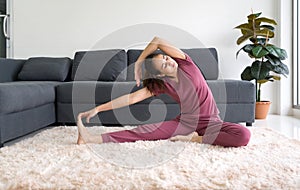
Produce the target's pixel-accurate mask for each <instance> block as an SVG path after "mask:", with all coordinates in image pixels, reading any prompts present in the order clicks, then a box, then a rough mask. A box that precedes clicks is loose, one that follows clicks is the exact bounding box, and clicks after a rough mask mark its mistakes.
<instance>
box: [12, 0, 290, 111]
mask: <svg viewBox="0 0 300 190" xmlns="http://www.w3.org/2000/svg"><path fill="white" fill-rule="evenodd" d="M11 2H12V9H13V13H11V14H12V15H11V17H12V18H11V19H12V22H13V23H12V29H13V39H12V40H13V41H12V43H13V44H12V45H13V57H15V58H27V57H31V56H69V57H73V56H74V52H76V51H78V50H87V49H97V48H131V47H138V46H143V45H144V44H145V42H148V41H149V40H150V39H151V38H152V37H153V36H154V35H158V36H162V37H164V38H166V39H167V40H169V41H171V42H173V43H174V44H175V45H177V46H179V47H195V46H205V47H216V48H217V49H218V52H219V60H220V71H221V75H220V77H222V78H226V79H229V78H230V79H240V73H241V72H242V70H243V69H244V68H245V67H246V66H247V65H249V64H250V63H251V62H252V60H251V59H249V58H248V57H247V56H246V55H244V54H240V56H239V58H238V59H236V58H235V54H236V51H237V50H238V49H239V48H241V46H240V47H239V46H237V45H236V39H237V38H238V37H239V36H240V33H239V31H238V30H235V29H233V28H234V27H235V26H237V25H239V24H241V23H244V22H246V16H247V15H248V14H250V13H251V9H253V11H254V12H263V16H266V17H271V18H274V19H276V20H280V19H281V16H280V10H281V9H280V7H279V6H280V0H263V1H262V0H226V1H224V0H184V1H182V0H152V1H141V0H126V1H124V0H110V1H107V0H85V1H82V0H26V1H24V0H12V1H11ZM150 23H152V24H150ZM277 30H279V31H280V28H278V27H277ZM279 34H280V32H279ZM122 35H124V36H125V37H121V36H122ZM194 39H196V40H194ZM196 41H197V42H196ZM273 43H275V44H278V43H281V41H280V40H279V39H278V38H276V39H275V40H274V41H273ZM283 48H284V47H283ZM278 89H279V87H278V85H277V84H274V83H269V84H266V85H264V86H263V92H262V93H263V94H262V97H263V99H269V100H271V101H272V102H273V104H272V106H271V113H277V112H278V109H279V106H280V105H278V104H277V103H276V101H277V102H278V100H279V99H280V98H279V96H278V93H276V92H278ZM280 107H282V106H280Z"/></svg>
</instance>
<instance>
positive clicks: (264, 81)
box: [257, 79, 269, 84]
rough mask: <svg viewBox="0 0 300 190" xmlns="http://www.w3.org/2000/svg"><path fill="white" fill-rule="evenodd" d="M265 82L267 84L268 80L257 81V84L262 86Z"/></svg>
mask: <svg viewBox="0 0 300 190" xmlns="http://www.w3.org/2000/svg"><path fill="white" fill-rule="evenodd" d="M266 82H269V80H267V79H262V80H257V83H259V84H264V83H266Z"/></svg>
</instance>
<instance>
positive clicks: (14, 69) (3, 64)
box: [0, 58, 25, 82]
mask: <svg viewBox="0 0 300 190" xmlns="http://www.w3.org/2000/svg"><path fill="white" fill-rule="evenodd" d="M24 62H25V60H21V59H6V58H0V82H12V81H15V80H16V79H17V76H18V73H19V71H20V70H21V68H22V66H23V64H24Z"/></svg>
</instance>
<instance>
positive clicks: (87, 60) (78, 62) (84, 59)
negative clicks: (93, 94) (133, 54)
mask: <svg viewBox="0 0 300 190" xmlns="http://www.w3.org/2000/svg"><path fill="white" fill-rule="evenodd" d="M126 67H127V54H126V52H125V50H121V49H111V50H98V51H80V52H76V53H75V57H74V64H73V67H72V76H71V79H72V80H76V81H97V80H99V81H116V80H117V81H124V80H126Z"/></svg>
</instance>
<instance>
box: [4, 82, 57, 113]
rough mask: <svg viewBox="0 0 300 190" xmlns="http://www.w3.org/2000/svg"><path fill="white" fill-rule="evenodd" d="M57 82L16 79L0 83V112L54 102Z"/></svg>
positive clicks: (14, 110)
mask: <svg viewBox="0 0 300 190" xmlns="http://www.w3.org/2000/svg"><path fill="white" fill-rule="evenodd" d="M58 84H59V82H50V81H49V82H45V81H34V82H33V81H17V82H7V83H0V114H6V113H12V112H18V111H23V110H26V109H31V108H35V107H38V106H41V105H45V104H48V103H53V102H55V86H57V85H58Z"/></svg>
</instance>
